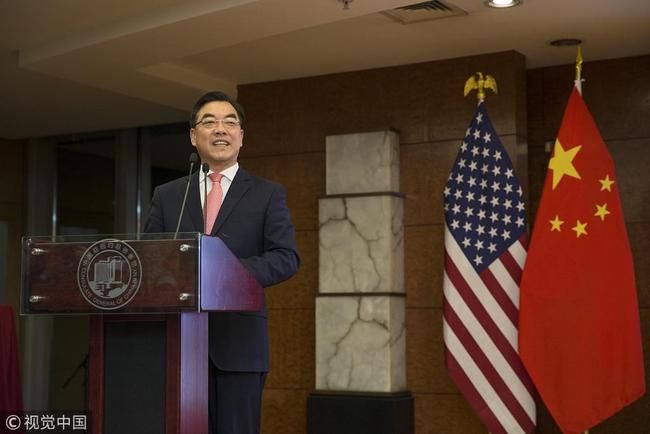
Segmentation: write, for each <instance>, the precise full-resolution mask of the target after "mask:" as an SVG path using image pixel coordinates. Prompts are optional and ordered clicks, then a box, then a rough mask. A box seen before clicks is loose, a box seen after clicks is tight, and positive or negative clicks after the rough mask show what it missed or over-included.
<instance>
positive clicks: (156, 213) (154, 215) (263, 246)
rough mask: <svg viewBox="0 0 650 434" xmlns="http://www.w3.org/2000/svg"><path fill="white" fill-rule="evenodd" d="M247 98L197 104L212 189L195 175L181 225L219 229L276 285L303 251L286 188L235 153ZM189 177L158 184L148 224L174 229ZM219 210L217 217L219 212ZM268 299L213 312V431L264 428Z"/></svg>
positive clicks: (215, 96) (231, 433)
mask: <svg viewBox="0 0 650 434" xmlns="http://www.w3.org/2000/svg"><path fill="white" fill-rule="evenodd" d="M244 120H245V114H244V110H243V108H242V107H241V105H240V104H239V103H238V102H237V101H235V100H233V99H231V98H230V97H229V96H228V95H226V94H224V93H222V92H210V93H207V94H205V95H204V96H202V97H201V98H200V99H199V100H198V101H197V102H196V104H195V105H194V108H193V110H192V114H191V120H190V140H191V142H192V145H193V146H194V147H196V149H197V151H198V153H199V155H200V156H201V160H202V161H203V162H204V163H208V164H209V165H210V172H209V174H208V177H209V178H210V180H208V181H207V183H208V189H209V192H208V195H207V198H204V197H203V194H204V193H203V182H204V181H203V177H204V176H203V174H202V173H200V171H198V172H196V173H195V174H194V175H192V176H191V179H190V191H189V194H188V199H187V205H186V210H185V212H184V215H183V218H182V221H181V226H180V230H181V231H182V232H197V231H198V232H203V231H204V217H203V215H204V214H203V211H202V204H203V203H206V202H207V207H208V208H207V219H206V222H207V224H206V227H207V228H208V229H207V230H206V232H207V233H209V234H210V235H213V236H218V237H219V238H221V240H222V241H223V242H224V243H225V244H226V246H228V248H229V249H230V250H231V251H232V252H233V253H234V254H235V255H236V256H237V257H238V258H239V259H240V260H241V262H242V263H243V264H244V266H245V267H246V268H247V269H248V271H250V272H251V274H252V275H253V276H254V277H255V278H256V279H257V281H258V282H259V283H260V284H261V285H262V286H263V287H267V286H271V285H274V284H276V283H279V282H282V281H283V280H286V279H288V278H289V277H291V276H292V275H293V274H294V273H295V272H296V271H297V269H298V266H299V264H300V259H299V257H298V252H297V249H296V240H295V232H294V227H293V224H292V223H291V217H290V215H289V210H288V208H287V205H286V200H285V192H284V188H283V187H282V186H281V185H280V184H277V183H274V182H270V181H267V180H264V179H262V178H258V177H256V176H253V175H250V174H248V173H247V172H246V171H245V170H244V169H242V168H240V167H239V164H238V163H237V157H238V155H239V150H240V149H241V147H242V143H243V137H244V130H243V126H244ZM186 182H187V177H185V178H181V179H177V180H175V181H172V182H169V183H167V184H164V185H161V186H159V187H157V188H156V189H155V191H154V195H153V199H152V202H151V212H150V215H149V219H148V221H147V223H146V226H145V231H146V232H173V231H174V230H175V229H176V223H177V219H178V216H179V215H180V210H181V204H182V201H183V195H184V192H185V185H186ZM215 216H216V217H215ZM266 316H267V312H266V303H265V306H264V308H263V309H262V310H261V311H259V312H247V313H244V312H241V313H237V312H230V313H223V312H220V313H210V314H209V348H210V350H209V351H210V363H209V365H210V379H209V380H210V387H209V389H210V396H209V401H210V424H209V426H210V433H211V434H240V433H241V434H248V433H258V432H259V429H260V415H261V399H262V389H263V387H264V380H265V377H266V373H267V372H268V370H269V355H268V352H269V351H268V331H267V319H266Z"/></svg>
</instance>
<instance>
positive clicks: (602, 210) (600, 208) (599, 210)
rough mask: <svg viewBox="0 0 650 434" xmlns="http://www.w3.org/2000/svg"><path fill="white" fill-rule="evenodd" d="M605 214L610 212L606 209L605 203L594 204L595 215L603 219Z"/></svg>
mask: <svg viewBox="0 0 650 434" xmlns="http://www.w3.org/2000/svg"><path fill="white" fill-rule="evenodd" d="M607 214H611V213H610V212H609V211H608V210H607V204H606V203H604V204H602V205H598V204H596V214H594V215H595V216H596V217H600V220H601V221H604V220H605V216H606V215H607Z"/></svg>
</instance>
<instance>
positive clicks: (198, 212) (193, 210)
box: [181, 170, 204, 232]
mask: <svg viewBox="0 0 650 434" xmlns="http://www.w3.org/2000/svg"><path fill="white" fill-rule="evenodd" d="M199 173H200V170H197V171H196V172H194V174H193V175H192V180H191V181H190V191H189V192H188V193H187V203H186V204H185V207H186V209H187V212H188V214H189V215H190V219H191V220H192V226H193V227H194V230H196V231H198V232H203V229H204V224H203V208H202V207H201V196H200V190H199V188H200V186H199ZM183 188H185V185H183ZM181 197H183V196H182V194H181Z"/></svg>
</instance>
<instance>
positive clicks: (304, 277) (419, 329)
mask: <svg viewBox="0 0 650 434" xmlns="http://www.w3.org/2000/svg"><path fill="white" fill-rule="evenodd" d="M476 71H483V72H487V73H490V74H491V75H493V76H494V77H496V79H497V81H498V84H499V94H498V95H496V96H490V97H488V111H489V114H490V117H491V119H492V122H493V124H494V126H495V128H496V130H497V131H498V132H499V135H500V137H501V139H502V141H503V142H504V144H505V145H506V146H507V147H508V149H509V151H510V153H511V155H513V159H515V155H520V158H516V160H517V162H518V164H517V166H518V167H517V168H518V174H519V176H524V177H526V168H527V165H526V161H527V160H526V155H525V152H524V151H525V147H522V145H525V140H526V130H525V124H526V117H525V110H526V106H525V63H524V58H523V56H521V55H520V54H518V53H515V52H505V53H497V54H489V55H481V56H474V57H467V58H459V59H451V60H445V61H439V62H428V63H422V64H416V65H406V66H397V67H391V68H383V69H376V70H370V71H360V72H351V73H344V74H335V75H328V76H321V77H312V78H302V79H296V80H287V81H280V82H272V83H263V84H253V85H246V86H241V87H240V88H239V100H240V101H241V102H242V104H243V105H244V107H246V110H247V113H248V118H249V121H248V123H247V125H246V127H245V136H244V148H243V149H242V153H241V164H242V165H243V166H244V167H246V168H247V169H249V170H250V171H251V172H253V173H257V174H259V175H261V176H264V177H268V178H270V179H274V180H277V181H279V182H281V183H282V184H284V186H285V187H286V188H287V194H288V203H289V207H290V208H291V212H292V215H293V219H294V223H295V225H296V229H297V231H298V243H299V248H300V253H301V255H302V260H303V263H302V267H301V269H300V271H299V273H298V275H297V276H296V277H295V278H294V279H292V280H291V281H289V282H287V283H284V284H282V285H279V286H277V287H274V288H270V289H268V290H267V295H268V302H269V308H270V309H269V311H270V313H269V315H270V333H271V373H270V375H269V377H268V382H267V388H266V391H265V396H264V412H263V432H265V433H269V434H270V433H278V434H280V433H302V432H305V429H306V398H307V395H308V394H309V393H310V392H311V391H312V390H313V389H314V358H315V355H314V351H315V342H314V300H315V296H316V294H317V290H318V198H319V197H321V196H323V195H324V194H325V176H326V174H325V137H326V136H327V135H331V134H342V133H356V132H363V131H374V130H383V129H387V128H395V129H397V130H399V132H400V144H401V146H400V153H401V155H400V158H401V164H400V172H401V176H400V184H401V191H402V192H403V193H405V194H406V201H405V205H404V207H405V210H404V217H405V262H406V264H405V270H406V276H405V285H406V292H407V298H406V309H407V311H406V322H407V339H406V347H407V349H406V351H407V381H408V387H409V389H410V391H411V392H412V393H413V395H414V397H415V426H416V432H417V433H418V434H424V433H443V432H444V433H468V432H481V431H482V430H483V428H482V426H481V424H480V422H479V420H478V418H477V417H475V416H474V415H473V414H472V412H471V410H470V409H469V406H468V405H467V404H466V403H465V401H464V400H463V398H462V397H461V396H460V395H459V393H458V390H457V389H456V387H455V386H454V384H453V383H452V382H451V380H450V379H449V377H448V376H447V373H446V371H445V367H444V361H443V343H442V267H443V264H442V252H443V213H442V190H443V186H444V184H445V182H446V180H447V176H448V175H449V171H450V169H451V166H452V164H453V162H454V159H455V157H456V153H457V152H458V147H459V146H460V139H461V138H462V137H463V136H464V135H465V131H466V129H467V127H468V125H469V122H470V117H471V116H472V113H473V110H474V108H475V106H476V97H475V96H474V95H472V96H470V97H468V98H463V88H464V85H465V81H466V80H467V78H468V77H469V76H470V75H472V74H473V73H475V72H476ZM518 144H519V145H520V146H519V152H518V146H517V145H518ZM523 184H524V185H525V184H526V182H524V183H523Z"/></svg>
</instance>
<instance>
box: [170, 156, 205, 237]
mask: <svg viewBox="0 0 650 434" xmlns="http://www.w3.org/2000/svg"><path fill="white" fill-rule="evenodd" d="M198 162H199V156H198V155H196V152H192V154H191V155H190V173H189V174H188V175H187V184H186V185H185V195H184V196H183V204H182V205H181V212H180V214H179V215H178V223H176V232H174V239H176V238H178V230H179V229H180V227H181V220H183V213H184V212H185V202H186V201H187V192H188V191H190V180H191V179H192V169H194V165H195V164H196V163H198Z"/></svg>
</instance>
